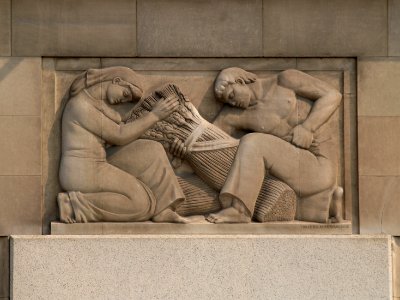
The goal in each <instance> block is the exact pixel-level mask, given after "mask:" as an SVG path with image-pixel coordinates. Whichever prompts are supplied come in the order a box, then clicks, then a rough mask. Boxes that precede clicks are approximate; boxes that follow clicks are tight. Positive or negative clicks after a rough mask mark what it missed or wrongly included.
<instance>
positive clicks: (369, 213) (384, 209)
mask: <svg viewBox="0 0 400 300" xmlns="http://www.w3.org/2000/svg"><path fill="white" fill-rule="evenodd" d="M359 187H360V204H359V206H360V233H361V234H377V233H386V234H392V235H400V225H399V223H398V222H396V219H398V212H399V210H398V208H393V204H396V202H399V201H398V195H399V194H400V177H394V176H393V177H392V176H360V180H359ZM393 218H395V220H393ZM395 226H397V230H396V228H393V227H395Z"/></svg>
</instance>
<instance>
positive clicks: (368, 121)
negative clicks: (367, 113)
mask: <svg viewBox="0 0 400 300" xmlns="http://www.w3.org/2000/svg"><path fill="white" fill-rule="evenodd" d="M399 132H400V117H359V118H358V158H359V160H358V163H359V175H378V176H398V175H400V156H399V155H398V153H399V149H400V140H399Z"/></svg>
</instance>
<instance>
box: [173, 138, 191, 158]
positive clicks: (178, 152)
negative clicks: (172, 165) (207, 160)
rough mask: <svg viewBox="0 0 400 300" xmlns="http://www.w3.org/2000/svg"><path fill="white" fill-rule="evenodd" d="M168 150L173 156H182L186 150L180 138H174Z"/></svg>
mask: <svg viewBox="0 0 400 300" xmlns="http://www.w3.org/2000/svg"><path fill="white" fill-rule="evenodd" d="M169 152H170V153H171V154H172V155H174V156H175V157H178V158H184V157H185V154H186V152H187V148H186V146H185V144H184V143H183V142H182V141H181V140H180V139H178V138H175V140H174V141H173V143H172V144H171V148H170V149H169Z"/></svg>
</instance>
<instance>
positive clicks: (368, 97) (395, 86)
mask: <svg viewBox="0 0 400 300" xmlns="http://www.w3.org/2000/svg"><path fill="white" fill-rule="evenodd" d="M399 39H400V37H399ZM399 82H400V58H395V57H390V58H381V57H379V58H360V59H359V60H358V115H359V116H400V105H399Z"/></svg>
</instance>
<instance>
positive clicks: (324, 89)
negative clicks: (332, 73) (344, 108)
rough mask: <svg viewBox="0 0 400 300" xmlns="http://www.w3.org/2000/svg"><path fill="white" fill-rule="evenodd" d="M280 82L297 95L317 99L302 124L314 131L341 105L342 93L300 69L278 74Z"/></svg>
mask: <svg viewBox="0 0 400 300" xmlns="http://www.w3.org/2000/svg"><path fill="white" fill-rule="evenodd" d="M278 84H279V85H281V86H284V87H286V88H288V89H291V90H293V91H294V92H295V93H296V94H297V95H299V96H301V97H304V98H307V99H310V100H312V101H315V102H314V104H313V107H312V109H311V112H310V113H309V115H308V117H307V119H306V120H305V121H304V122H303V124H302V126H303V127H304V128H305V129H307V130H309V131H311V132H312V133H314V132H315V131H316V130H317V129H318V128H319V127H321V125H323V124H324V123H325V122H326V121H327V120H328V119H329V117H330V116H331V115H332V114H333V113H334V112H335V110H336V109H337V108H338V107H339V105H340V101H341V99H342V94H341V93H339V91H337V90H336V89H334V88H333V87H331V86H330V85H329V84H327V83H326V82H323V81H322V80H319V79H317V78H315V77H312V76H310V75H308V74H306V73H303V72H301V71H298V70H286V71H283V72H281V73H280V74H279V75H278Z"/></svg>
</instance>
